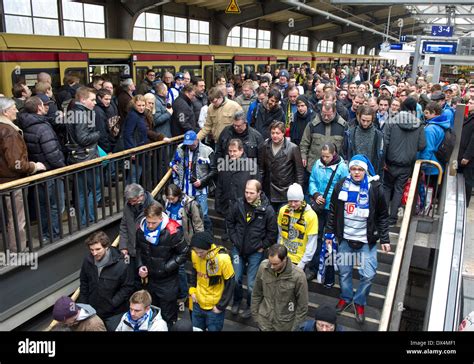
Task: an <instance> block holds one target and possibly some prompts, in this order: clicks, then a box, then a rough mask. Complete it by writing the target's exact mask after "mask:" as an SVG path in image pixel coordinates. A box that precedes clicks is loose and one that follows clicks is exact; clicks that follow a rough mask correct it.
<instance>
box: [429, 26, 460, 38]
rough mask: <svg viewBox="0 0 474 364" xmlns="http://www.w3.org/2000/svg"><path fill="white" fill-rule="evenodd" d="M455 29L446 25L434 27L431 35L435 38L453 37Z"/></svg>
mask: <svg viewBox="0 0 474 364" xmlns="http://www.w3.org/2000/svg"><path fill="white" fill-rule="evenodd" d="M453 30H454V27H450V26H446V25H433V26H432V27H431V35H433V36H435V37H452V36H453Z"/></svg>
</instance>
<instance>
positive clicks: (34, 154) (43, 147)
mask: <svg viewBox="0 0 474 364" xmlns="http://www.w3.org/2000/svg"><path fill="white" fill-rule="evenodd" d="M18 125H19V127H20V129H22V130H23V139H24V140H25V143H26V147H27V148H28V158H29V160H30V161H32V162H42V163H43V164H44V165H45V166H46V169H47V170H50V169H56V168H61V167H64V166H66V163H65V161H64V154H63V153H62V151H61V145H60V144H59V141H58V138H57V136H56V133H55V132H54V131H53V127H52V126H51V125H50V124H49V123H48V121H47V117H46V116H42V115H37V114H28V113H20V114H19V116H18Z"/></svg>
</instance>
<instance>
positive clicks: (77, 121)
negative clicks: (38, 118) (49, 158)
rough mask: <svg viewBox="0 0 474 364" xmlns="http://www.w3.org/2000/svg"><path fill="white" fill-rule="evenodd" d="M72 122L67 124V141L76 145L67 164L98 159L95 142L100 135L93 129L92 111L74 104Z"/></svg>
mask: <svg viewBox="0 0 474 364" xmlns="http://www.w3.org/2000/svg"><path fill="white" fill-rule="evenodd" d="M69 112H70V113H72V115H74V117H73V119H74V121H73V122H68V123H67V130H68V137H69V141H70V142H71V143H72V144H73V145H76V147H75V148H74V149H75V151H76V153H75V154H74V155H73V154H70V155H69V164H73V163H79V162H84V161H86V160H91V159H94V158H97V157H98V150H97V142H98V141H99V138H100V133H99V132H98V131H97V130H96V129H95V120H93V119H92V115H93V111H91V110H87V109H86V107H85V106H83V105H81V104H79V103H75V104H74V106H73V108H72V110H71V111H69Z"/></svg>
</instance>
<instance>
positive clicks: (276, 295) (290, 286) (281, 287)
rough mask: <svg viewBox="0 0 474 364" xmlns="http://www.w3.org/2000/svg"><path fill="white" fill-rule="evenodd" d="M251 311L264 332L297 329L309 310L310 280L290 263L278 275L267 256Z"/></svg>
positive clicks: (259, 274) (258, 278) (261, 266)
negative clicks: (308, 281) (307, 280)
mask: <svg viewBox="0 0 474 364" xmlns="http://www.w3.org/2000/svg"><path fill="white" fill-rule="evenodd" d="M251 311H252V316H253V318H254V320H255V321H256V322H257V325H258V327H259V328H260V330H262V331H294V330H295V329H296V328H297V327H298V326H299V325H300V324H301V323H302V322H303V321H304V320H305V319H306V315H307V313H308V283H307V282H306V276H305V274H304V272H303V270H301V269H300V268H298V267H296V266H295V265H293V264H291V261H290V259H289V258H287V264H286V267H285V269H284V270H283V272H281V273H280V274H278V275H276V274H275V272H274V271H273V270H272V268H271V267H270V263H269V261H268V259H265V260H264V261H263V262H262V263H261V264H260V267H259V268H258V272H257V277H256V278H255V284H254V287H253V292H252V304H251Z"/></svg>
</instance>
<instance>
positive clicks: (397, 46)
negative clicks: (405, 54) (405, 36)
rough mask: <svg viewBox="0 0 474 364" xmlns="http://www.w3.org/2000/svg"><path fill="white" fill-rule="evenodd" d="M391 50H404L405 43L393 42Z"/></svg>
mask: <svg viewBox="0 0 474 364" xmlns="http://www.w3.org/2000/svg"><path fill="white" fill-rule="evenodd" d="M390 50H391V51H401V50H403V44H402V43H392V44H390Z"/></svg>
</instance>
